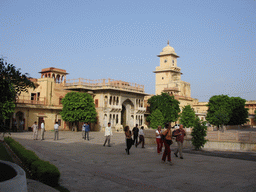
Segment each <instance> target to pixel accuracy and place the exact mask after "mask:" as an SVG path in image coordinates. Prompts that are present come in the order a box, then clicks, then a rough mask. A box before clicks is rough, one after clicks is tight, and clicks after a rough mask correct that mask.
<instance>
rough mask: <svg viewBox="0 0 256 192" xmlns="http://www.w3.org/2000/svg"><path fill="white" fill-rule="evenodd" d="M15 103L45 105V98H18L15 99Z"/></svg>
mask: <svg viewBox="0 0 256 192" xmlns="http://www.w3.org/2000/svg"><path fill="white" fill-rule="evenodd" d="M15 103H17V104H32V105H46V99H45V97H37V98H34V97H33V96H32V97H31V96H19V97H18V98H16V101H15Z"/></svg>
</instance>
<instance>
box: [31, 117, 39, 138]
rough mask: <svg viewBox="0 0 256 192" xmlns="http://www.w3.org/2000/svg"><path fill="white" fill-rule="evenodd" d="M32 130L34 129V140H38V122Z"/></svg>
mask: <svg viewBox="0 0 256 192" xmlns="http://www.w3.org/2000/svg"><path fill="white" fill-rule="evenodd" d="M31 128H32V129H33V139H34V140H37V137H38V125H37V122H36V121H35V122H34V124H33V125H32V126H31Z"/></svg>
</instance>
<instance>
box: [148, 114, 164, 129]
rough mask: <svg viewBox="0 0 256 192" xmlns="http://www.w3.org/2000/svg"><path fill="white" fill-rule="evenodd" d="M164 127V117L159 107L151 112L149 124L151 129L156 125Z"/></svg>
mask: <svg viewBox="0 0 256 192" xmlns="http://www.w3.org/2000/svg"><path fill="white" fill-rule="evenodd" d="M159 125H160V126H162V127H164V117H163V115H162V113H161V111H160V110H159V109H156V110H155V111H153V113H152V114H151V119H150V126H151V127H152V128H153V129H157V127H158V126H159Z"/></svg>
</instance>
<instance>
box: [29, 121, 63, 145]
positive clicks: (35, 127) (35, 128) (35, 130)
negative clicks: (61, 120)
mask: <svg viewBox="0 0 256 192" xmlns="http://www.w3.org/2000/svg"><path fill="white" fill-rule="evenodd" d="M31 128H32V130H33V139H34V140H37V139H38V125H37V122H36V121H35V122H34V124H33V125H32V126H31ZM44 132H45V124H44V120H43V121H42V122H41V140H44ZM54 140H59V124H58V122H57V121H56V122H55V124H54Z"/></svg>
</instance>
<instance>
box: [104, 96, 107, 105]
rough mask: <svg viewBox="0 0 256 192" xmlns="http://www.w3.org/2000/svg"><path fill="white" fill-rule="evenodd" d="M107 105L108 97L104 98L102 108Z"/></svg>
mask: <svg viewBox="0 0 256 192" xmlns="http://www.w3.org/2000/svg"><path fill="white" fill-rule="evenodd" d="M107 105H108V96H105V98H104V107H107Z"/></svg>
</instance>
